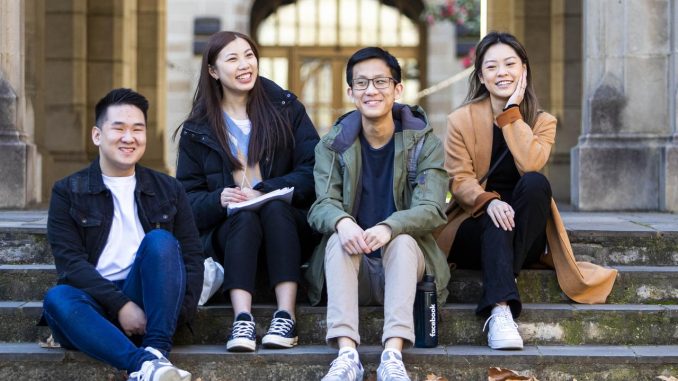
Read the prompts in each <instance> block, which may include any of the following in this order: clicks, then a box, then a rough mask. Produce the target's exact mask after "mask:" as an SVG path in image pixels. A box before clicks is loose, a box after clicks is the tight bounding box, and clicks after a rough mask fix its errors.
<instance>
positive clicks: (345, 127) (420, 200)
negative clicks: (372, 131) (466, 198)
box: [306, 103, 450, 305]
mask: <svg viewBox="0 0 678 381" xmlns="http://www.w3.org/2000/svg"><path fill="white" fill-rule="evenodd" d="M393 118H394V120H396V122H397V123H400V125H401V126H402V132H396V134H395V136H394V139H395V153H394V157H393V160H394V165H393V189H392V191H393V201H394V203H395V207H396V212H394V213H393V214H391V216H389V217H388V218H387V219H385V220H384V221H382V222H380V223H381V224H385V225H388V226H389V227H390V228H391V230H392V232H393V233H392V237H395V236H397V235H399V234H409V235H411V236H412V237H413V238H414V239H415V240H416V241H417V243H418V244H419V247H420V248H421V250H422V252H423V254H424V259H425V261H426V273H427V274H432V275H433V276H434V277H435V281H436V287H437V291H438V301H439V303H441V304H444V302H445V300H446V299H447V295H448V291H447V283H448V282H449V280H450V270H449V267H448V265H447V258H446V256H445V255H444V254H443V252H442V251H441V250H440V249H439V248H438V246H437V245H436V242H435V239H434V238H433V236H432V235H431V232H432V231H433V230H434V229H435V228H437V227H439V226H441V225H443V224H444V223H445V222H446V221H447V220H446V217H445V214H444V212H443V211H444V207H445V195H446V192H447V186H448V176H447V173H446V172H445V169H444V167H443V161H444V151H443V147H442V143H441V142H440V140H439V139H438V138H437V137H436V136H435V135H434V134H433V131H432V129H431V127H430V126H429V125H428V119H427V118H426V114H425V113H424V111H423V110H422V109H421V108H420V107H418V106H406V105H402V104H397V103H396V104H395V105H394V106H393ZM361 129H362V122H361V115H360V113H359V112H358V111H352V112H349V113H347V114H345V115H344V116H342V117H340V118H339V119H338V120H337V122H336V123H335V125H334V127H333V128H332V130H331V131H330V132H329V133H328V134H327V135H325V136H324V137H323V138H322V139H321V140H320V142H319V143H318V145H316V147H315V167H314V171H313V177H314V178H315V192H316V197H317V198H316V201H315V202H314V203H313V205H312V206H311V209H310V210H309V213H308V221H309V223H310V224H311V227H313V228H314V229H315V230H317V231H319V232H320V233H322V234H323V239H322V241H321V243H320V245H318V247H317V248H316V250H315V252H314V253H313V256H312V257H311V261H310V264H309V268H308V270H307V271H306V278H307V280H308V281H309V300H310V302H311V304H313V305H315V304H318V303H319V302H320V299H321V296H322V290H323V285H324V282H325V271H324V258H325V247H326V246H327V241H328V240H329V237H330V236H331V235H332V234H333V233H335V226H336V224H337V222H338V221H339V220H340V219H342V218H345V217H349V218H351V219H353V220H354V221H355V216H356V215H357V206H358V205H359V202H356V198H357V197H359V194H358V192H357V190H359V189H360V187H361V185H360V179H361V175H360V174H361V164H362V163H361V160H362V156H361V148H360V139H359V134H360V132H361ZM423 137H425V140H424V144H423V146H422V148H421V151H420V154H419V156H418V160H417V168H416V185H415V186H414V189H411V188H412V185H411V184H410V182H409V181H408V178H407V177H408V176H407V173H408V172H407V164H408V152H409V151H410V150H412V149H414V147H415V145H416V144H417V142H418V141H419V139H421V138H423ZM356 297H357V295H356Z"/></svg>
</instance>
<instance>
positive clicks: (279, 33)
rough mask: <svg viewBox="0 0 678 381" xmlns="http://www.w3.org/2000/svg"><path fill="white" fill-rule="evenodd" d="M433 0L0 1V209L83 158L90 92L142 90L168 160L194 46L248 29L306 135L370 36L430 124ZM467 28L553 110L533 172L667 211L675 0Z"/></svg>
mask: <svg viewBox="0 0 678 381" xmlns="http://www.w3.org/2000/svg"><path fill="white" fill-rule="evenodd" d="M440 2H442V0H428V1H423V0H412V1H404V0H297V1H293V0H276V1H264V0H190V1H189V0H115V1H94V0H89V1H88V0H49V1H46V0H24V1H19V0H0V150H1V152H3V153H5V155H4V157H5V160H3V161H0V178H1V179H2V181H1V182H0V207H2V208H24V207H30V206H31V205H35V204H39V203H41V202H45V201H46V200H47V198H48V197H49V191H50V189H51V186H52V184H53V182H54V181H55V180H57V179H58V178H61V177H63V176H65V175H66V174H68V173H70V172H73V171H75V170H77V169H79V168H81V167H83V166H84V165H86V163H87V162H89V161H90V160H91V159H92V158H93V157H94V156H95V155H96V150H95V149H94V147H93V145H92V144H91V143H89V142H90V138H89V137H90V130H91V127H92V125H93V124H94V122H93V119H94V116H93V108H94V104H95V103H96V101H97V100H98V99H99V98H100V97H101V96H103V95H104V94H105V93H106V92H107V91H108V90H109V89H111V88H113V87H131V88H134V89H136V90H138V91H139V92H141V93H142V94H144V95H146V96H147V97H148V98H149V100H150V102H151V109H150V111H149V120H148V126H149V130H148V135H149V144H148V148H147V153H146V155H145V159H144V162H145V164H146V165H149V166H151V167H153V168H156V169H159V170H163V171H166V172H169V173H172V172H173V168H174V167H175V160H176V149H175V146H176V145H175V143H174V142H172V141H171V139H170V137H171V135H172V133H173V132H174V130H175V129H176V128H177V127H178V126H179V124H180V123H181V121H182V120H183V118H185V117H186V115H187V113H188V111H189V109H190V105H191V101H192V97H193V91H194V89H195V84H196V81H197V75H198V68H199V61H200V56H199V53H200V46H201V45H200V44H201V41H204V39H205V38H206V36H207V35H208V34H209V33H211V32H212V31H214V30H235V31H239V32H243V33H246V34H249V35H251V36H252V37H254V38H255V40H256V41H257V43H258V44H259V45H260V46H261V53H262V57H263V58H262V61H261V69H260V70H261V73H262V75H265V76H268V77H270V78H272V79H274V80H275V81H276V82H278V83H280V84H281V85H283V86H285V87H287V88H289V89H291V90H292V91H294V92H295V93H296V94H297V95H299V97H300V98H301V99H302V101H304V103H305V104H306V106H307V109H308V110H309V114H310V115H311V117H312V119H313V120H314V123H315V124H316V127H317V128H318V130H319V132H320V133H321V134H322V133H324V132H325V131H326V130H327V129H328V128H329V126H330V125H331V121H332V120H333V119H334V118H335V117H336V116H337V115H339V114H341V113H342V112H343V111H345V110H346V109H347V107H349V106H350V104H349V103H348V100H347V99H346V98H345V95H344V94H345V88H346V84H345V82H344V74H343V70H344V64H345V61H346V58H347V57H348V56H349V55H350V54H351V53H352V52H353V51H355V50H356V49H357V48H359V47H361V46H365V45H380V46H384V47H386V48H387V49H389V50H390V51H391V52H392V53H394V55H396V56H397V57H398V58H399V60H400V62H401V64H402V65H403V68H404V72H405V75H404V78H405V87H406V94H405V97H404V99H403V101H404V102H407V103H418V104H421V105H422V106H424V108H425V109H426V110H427V112H428V114H429V117H430V120H431V123H432V125H433V126H434V129H435V131H436V133H438V134H439V135H442V134H443V133H444V130H445V127H446V126H445V116H446V115H447V114H448V113H449V112H450V111H452V109H454V108H455V107H457V106H458V105H459V104H461V102H462V101H463V98H464V95H465V91H466V81H465V80H461V81H457V82H454V83H453V84H452V85H451V86H449V87H444V88H442V89H440V90H438V91H437V92H434V93H432V94H430V95H426V96H422V93H421V92H420V91H421V90H423V89H426V88H428V87H430V86H434V85H436V84H439V83H440V82H441V81H445V80H448V79H449V78H451V77H454V76H455V74H458V73H459V72H461V71H462V70H463V65H462V60H461V58H460V57H459V56H458V52H457V50H458V49H459V44H458V43H457V42H458V40H460V39H458V38H457V35H456V34H457V30H458V28H455V27H454V26H453V24H451V23H449V22H438V23H434V24H428V23H426V21H425V20H424V19H422V17H421V16H420V15H421V13H422V12H423V11H424V10H425V9H426V7H427V6H431V5H435V4H438V3H440ZM480 3H481V4H482V15H481V17H482V24H483V30H504V31H509V32H511V33H513V34H515V35H516V36H517V37H518V38H519V39H520V40H521V41H522V42H523V43H524V44H525V46H526V48H527V50H528V54H529V57H530V60H531V66H532V68H533V80H534V84H535V86H536V90H537V94H538V97H539V99H540V102H541V106H542V108H543V109H544V110H546V111H548V112H550V113H552V114H554V115H555V116H556V117H557V118H558V130H557V139H556V145H555V146H554V148H553V152H552V157H551V161H550V163H549V165H548V168H547V169H546V172H547V174H548V176H549V178H550V180H551V182H552V185H553V188H554V195H555V197H556V199H558V200H559V201H565V202H568V201H569V202H571V203H572V204H573V205H574V206H575V207H577V208H579V209H582V210H662V211H674V212H675V211H678V138H677V136H678V134H677V132H676V131H677V128H676V126H677V124H678V117H677V115H676V108H677V107H678V101H677V92H678V0H656V1H652V2H646V1H642V0H621V1H619V0H567V1H566V0H547V1H538V0H501V1H500V0H482V1H481V2H480Z"/></svg>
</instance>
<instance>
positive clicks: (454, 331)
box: [0, 211, 678, 381]
mask: <svg viewBox="0 0 678 381" xmlns="http://www.w3.org/2000/svg"><path fill="white" fill-rule="evenodd" d="M563 217H564V220H565V223H566V226H567V228H568V230H569V231H570V238H571V240H572V242H573V248H574V250H575V254H576V255H577V257H578V258H579V259H581V260H588V261H592V262H595V263H599V264H603V265H607V266H611V267H615V268H617V269H618V270H619V276H618V278H617V282H616V284H615V288H614V290H613V292H612V294H611V295H610V297H609V300H608V302H609V304H605V305H582V304H576V303H571V302H570V301H569V300H568V299H567V297H565V296H564V295H563V294H562V292H561V291H560V289H559V287H558V285H557V281H556V277H555V274H554V273H553V272H552V271H549V270H526V271H524V272H523V273H521V277H520V278H519V281H518V286H519V288H520V291H521V295H522V296H523V301H524V303H525V304H524V310H523V314H522V315H521V317H520V320H519V322H518V323H519V329H520V331H521V333H522V335H523V338H524V340H525V344H526V347H525V349H524V350H522V351H493V350H490V349H489V348H488V347H487V346H486V336H485V334H483V333H482V331H481V328H482V324H483V321H482V320H480V319H479V318H477V317H476V316H475V315H474V313H473V311H474V308H475V305H474V304H473V303H474V302H475V300H476V299H477V298H478V296H479V293H480V289H481V288H480V287H481V283H480V273H479V272H477V271H467V270H456V271H454V272H453V274H452V278H453V280H452V282H451V283H450V285H449V289H450V293H451V295H450V298H449V300H448V303H447V304H446V305H445V306H441V308H440V315H441V321H440V323H439V327H440V331H439V332H440V340H439V342H440V346H439V347H437V348H433V349H419V348H415V349H408V350H406V351H405V352H404V357H405V362H406V365H407V368H408V371H409V373H410V376H411V377H412V380H414V381H417V380H431V379H432V380H436V378H435V377H433V376H432V375H436V376H440V377H441V380H486V379H487V371H488V368H489V367H502V368H509V369H514V370H517V371H519V372H520V373H521V374H525V375H534V376H535V377H536V378H538V379H539V380H541V381H544V380H568V381H571V380H575V379H576V380H579V381H581V380H655V379H657V378H656V377H657V376H660V375H663V376H667V377H668V376H674V377H678V216H676V215H670V214H594V213H564V214H563ZM45 223H46V213H45V212H44V211H34V212H33V211H28V212H0V379H1V380H10V379H11V380H117V379H124V374H123V373H121V372H119V371H116V370H115V369H113V368H111V367H108V366H105V365H102V364H100V363H98V362H96V361H93V360H91V359H89V358H87V357H86V356H84V355H83V354H82V353H79V352H74V351H65V350H62V349H45V348H41V347H40V346H39V345H38V341H39V340H44V339H45V338H46V337H47V336H49V331H48V329H46V328H45V327H37V326H36V325H35V323H36V322H37V319H38V317H39V316H40V313H41V309H42V296H43V295H44V292H45V291H46V290H47V289H48V288H49V287H51V286H52V285H53V284H54V283H55V281H56V274H55V270H54V265H53V260H52V257H51V254H50V252H49V248H48V245H47V242H46V237H45ZM259 299H260V303H257V304H256V306H255V308H254V310H253V314H254V316H255V318H256V320H257V322H259V323H260V324H261V326H260V327H258V329H260V330H262V331H261V332H259V335H260V336H261V335H263V329H264V327H263V325H265V324H267V323H268V321H269V319H270V317H271V315H272V313H273V311H274V309H275V306H274V305H273V304H272V303H271V299H270V298H267V297H266V296H264V297H260V298H259ZM297 316H298V329H299V337H300V341H301V342H300V345H299V346H298V347H296V348H294V349H291V350H263V349H260V350H258V351H257V352H255V353H247V354H234V353H227V352H226V350H225V345H224V343H225V338H226V335H227V334H228V330H229V328H230V322H231V321H232V319H233V312H232V310H231V309H230V307H229V306H228V305H226V304H225V303H223V299H222V298H216V300H214V301H212V302H211V303H210V304H209V305H208V306H205V307H201V308H200V310H199V312H198V315H197V318H196V321H195V323H194V325H193V328H194V333H193V334H192V333H191V332H189V331H188V330H187V329H183V328H182V329H180V330H179V331H178V332H177V336H176V347H175V350H174V351H173V352H172V355H171V359H172V361H173V362H174V363H176V364H177V365H178V366H180V367H182V368H185V369H187V370H189V371H191V372H192V373H193V376H194V378H193V379H194V380H197V379H201V380H203V381H207V380H319V379H320V378H321V377H322V375H323V374H324V373H325V372H326V371H327V368H328V366H329V363H330V362H331V361H332V359H333V358H334V357H335V356H336V353H335V351H334V350H332V349H330V348H328V347H327V346H325V344H324V335H325V329H326V325H325V308H324V307H311V306H309V305H308V304H307V303H305V302H301V303H300V305H299V307H298V310H297ZM382 324H383V310H382V308H379V307H363V308H361V327H360V328H361V336H362V337H363V341H364V343H363V346H362V347H361V348H360V352H361V360H362V362H363V365H365V368H366V379H369V380H373V379H375V374H374V371H375V370H376V366H377V365H378V362H379V360H378V358H379V354H380V351H381V348H380V347H379V338H380V336H381V326H382Z"/></svg>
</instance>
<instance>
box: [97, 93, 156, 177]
mask: <svg viewBox="0 0 678 381" xmlns="http://www.w3.org/2000/svg"><path fill="white" fill-rule="evenodd" d="M101 124H102V125H101V126H94V127H93V128H92V141H93V142H94V145H96V146H97V147H99V165H100V166H101V172H102V173H103V174H104V175H106V176H111V177H120V176H131V175H133V174H134V166H135V165H136V163H138V162H139V160H141V157H142V156H143V155H144V152H145V151H146V119H145V118H144V113H143V112H142V111H141V110H140V109H139V108H138V107H136V106H132V105H113V106H109V107H108V110H107V111H106V117H105V120H104V122H103V123H101Z"/></svg>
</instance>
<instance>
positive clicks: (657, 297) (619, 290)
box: [0, 265, 678, 304]
mask: <svg viewBox="0 0 678 381" xmlns="http://www.w3.org/2000/svg"><path fill="white" fill-rule="evenodd" d="M615 268H616V269H618V270H619V275H618V278H617V281H616V283H615V287H614V288H613V290H612V293H611V294H610V296H609V298H608V303H611V304H626V303H632V304H678V266H615ZM54 284H56V270H55V269H54V265H0V300H7V301H11V300H19V301H20V300H41V299H42V298H43V296H44V294H45V292H46V291H47V290H48V289H49V288H50V287H52V286H53V285H54ZM260 288H261V289H262V290H265V289H266V288H267V285H265V284H262V285H261V287H260ZM518 288H519V290H520V295H521V297H522V298H523V301H524V302H525V303H567V302H569V301H570V300H569V299H568V298H567V297H566V296H565V294H563V292H562V291H561V290H560V287H559V286H558V282H557V279H556V276H555V272H553V271H551V270H524V271H522V272H521V275H520V277H519V278H518ZM448 289H449V290H450V298H449V299H448V300H447V301H448V303H474V302H475V301H477V300H479V299H480V295H481V293H482V281H481V274H480V272H479V271H471V270H455V271H453V272H452V280H451V282H450V284H449V286H448ZM214 298H215V301H219V302H226V301H227V300H226V299H225V298H223V297H221V296H219V295H217V296H215V297H214ZM299 300H300V302H303V301H306V300H307V299H306V295H305V294H304V293H301V292H300V295H299ZM272 301H274V295H273V293H272V292H266V291H264V292H261V293H258V295H256V298H255V302H258V303H267V302H268V303H270V302H272Z"/></svg>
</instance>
